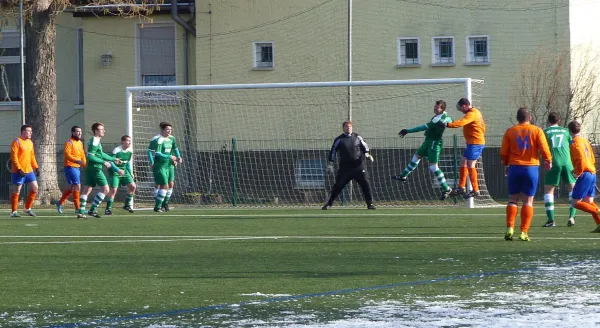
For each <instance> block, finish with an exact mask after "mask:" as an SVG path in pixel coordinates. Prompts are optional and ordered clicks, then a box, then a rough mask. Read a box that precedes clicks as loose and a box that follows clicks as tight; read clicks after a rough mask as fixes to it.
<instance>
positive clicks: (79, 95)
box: [77, 28, 84, 105]
mask: <svg viewBox="0 0 600 328" xmlns="http://www.w3.org/2000/svg"><path fill="white" fill-rule="evenodd" d="M77 79H78V82H79V83H78V84H77V87H78V90H77V104H78V105H83V100H84V99H83V93H84V89H83V29H81V28H78V29H77Z"/></svg>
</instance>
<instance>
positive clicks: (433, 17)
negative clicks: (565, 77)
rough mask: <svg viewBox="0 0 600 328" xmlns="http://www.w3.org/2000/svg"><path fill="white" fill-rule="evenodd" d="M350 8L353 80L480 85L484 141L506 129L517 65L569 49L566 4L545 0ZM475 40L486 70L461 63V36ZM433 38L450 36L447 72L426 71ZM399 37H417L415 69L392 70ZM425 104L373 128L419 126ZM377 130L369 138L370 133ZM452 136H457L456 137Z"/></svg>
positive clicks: (426, 112) (384, 2)
mask: <svg viewBox="0 0 600 328" xmlns="http://www.w3.org/2000/svg"><path fill="white" fill-rule="evenodd" d="M354 5H355V6H354V13H355V14H354V17H353V19H354V32H353V36H354V38H353V48H354V49H353V54H354V58H355V61H354V63H353V77H354V80H372V79H431V78H454V77H471V78H474V79H483V80H485V85H484V86H483V88H482V89H479V88H478V89H474V94H473V99H474V104H475V105H476V106H480V109H481V110H482V113H483V115H484V118H485V120H486V122H487V135H489V136H500V135H502V134H503V133H504V131H505V130H506V129H507V128H508V127H510V126H511V125H512V122H511V119H512V121H514V119H513V118H514V117H515V114H516V110H517V108H518V105H520V104H516V103H514V102H512V101H511V97H512V96H513V95H514V93H515V88H517V85H518V84H517V77H518V76H519V75H520V70H521V63H522V62H523V60H526V59H528V58H529V57H530V56H531V55H532V54H533V53H535V52H537V51H544V49H547V50H548V51H552V50H554V49H558V50H560V49H563V50H567V49H568V48H569V35H568V29H569V20H568V6H564V5H563V6H561V7H555V6H554V5H553V4H548V2H547V1H526V2H508V1H491V0H483V1H459V0H449V1H444V2H420V1H419V2H417V1H390V0H380V1H355V2H354ZM474 35H486V36H488V37H489V38H488V41H489V44H490V47H489V56H490V64H489V65H469V64H467V37H468V36H474ZM440 36H448V37H454V51H455V65H453V66H449V67H437V66H434V65H432V56H433V55H432V52H433V49H432V48H433V45H432V39H433V37H440ZM399 37H418V38H419V40H420V60H421V65H420V66H419V67H410V68H404V67H403V68H398V67H397V66H396V64H397V63H398V49H397V39H398V38H399ZM432 100H433V99H432ZM444 100H446V101H447V102H448V104H449V111H448V113H449V114H450V115H451V116H452V117H453V118H455V119H456V118H460V117H462V114H461V113H460V112H458V111H457V110H456V109H455V108H454V105H455V104H456V101H457V100H458V98H454V99H444ZM432 106H433V102H431V101H430V102H426V103H422V104H416V108H414V110H413V111H411V112H410V113H404V114H403V115H398V117H396V118H390V120H389V121H388V122H387V123H386V124H385V125H383V126H382V125H378V126H377V128H376V129H377V130H379V131H390V132H393V131H396V130H398V129H399V128H400V127H410V126H416V125H418V124H421V123H423V122H424V120H425V119H428V118H429V117H430V116H431V108H432ZM538 123H540V124H543V122H538ZM377 130H373V131H371V132H370V133H369V134H371V133H373V134H377ZM448 132H450V131H448ZM453 132H454V131H453ZM455 133H458V134H461V131H460V130H459V131H455ZM489 142H493V141H491V140H489ZM497 142H499V139H496V140H495V143H497Z"/></svg>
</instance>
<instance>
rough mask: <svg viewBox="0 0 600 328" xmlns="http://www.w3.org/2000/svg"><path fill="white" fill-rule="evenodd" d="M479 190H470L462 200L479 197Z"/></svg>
mask: <svg viewBox="0 0 600 328" xmlns="http://www.w3.org/2000/svg"><path fill="white" fill-rule="evenodd" d="M479 195H480V194H479V190H471V191H469V192H468V193H466V194H465V195H464V196H463V198H464V199H469V198H473V197H479Z"/></svg>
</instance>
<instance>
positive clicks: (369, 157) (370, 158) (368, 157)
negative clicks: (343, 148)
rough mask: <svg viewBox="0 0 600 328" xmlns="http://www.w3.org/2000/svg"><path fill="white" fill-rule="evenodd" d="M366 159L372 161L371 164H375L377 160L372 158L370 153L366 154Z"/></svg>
mask: <svg viewBox="0 0 600 328" xmlns="http://www.w3.org/2000/svg"><path fill="white" fill-rule="evenodd" d="M365 157H366V158H367V159H368V160H369V161H371V163H373V162H375V158H373V156H371V154H369V153H366V154H365Z"/></svg>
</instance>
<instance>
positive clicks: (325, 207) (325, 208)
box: [321, 204, 331, 211]
mask: <svg viewBox="0 0 600 328" xmlns="http://www.w3.org/2000/svg"><path fill="white" fill-rule="evenodd" d="M330 207H331V205H329V204H325V205H323V207H321V209H322V210H323V211H326V210H328V209H329V208H330Z"/></svg>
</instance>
